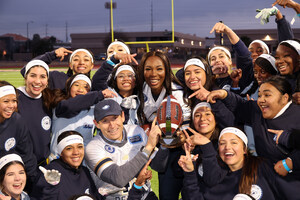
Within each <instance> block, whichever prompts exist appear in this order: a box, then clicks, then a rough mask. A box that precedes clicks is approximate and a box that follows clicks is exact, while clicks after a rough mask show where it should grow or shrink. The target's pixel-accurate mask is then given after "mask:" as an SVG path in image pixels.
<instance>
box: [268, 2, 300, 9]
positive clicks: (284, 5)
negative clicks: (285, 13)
mask: <svg viewBox="0 0 300 200" xmlns="http://www.w3.org/2000/svg"><path fill="white" fill-rule="evenodd" d="M293 3H295V2H294V1H292V0H277V1H275V2H274V3H273V4H272V6H275V5H277V4H278V5H280V6H282V7H283V8H285V7H286V6H287V7H290V8H292V4H293Z"/></svg>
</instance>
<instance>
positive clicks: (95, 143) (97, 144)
mask: <svg viewBox="0 0 300 200" xmlns="http://www.w3.org/2000/svg"><path fill="white" fill-rule="evenodd" d="M105 144H106V143H105V141H104V140H103V139H102V138H101V137H100V135H99V134H97V135H96V136H95V137H93V138H92V140H91V141H90V142H89V143H88V144H87V145H86V151H91V150H95V149H98V148H101V147H102V146H104V145H105Z"/></svg>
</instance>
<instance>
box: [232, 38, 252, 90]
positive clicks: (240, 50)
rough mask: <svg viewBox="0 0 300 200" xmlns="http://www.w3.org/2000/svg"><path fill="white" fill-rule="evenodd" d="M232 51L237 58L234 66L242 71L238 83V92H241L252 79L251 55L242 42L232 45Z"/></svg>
mask: <svg viewBox="0 0 300 200" xmlns="http://www.w3.org/2000/svg"><path fill="white" fill-rule="evenodd" d="M233 50H234V51H235V52H236V56H237V57H236V66H237V68H238V69H241V70H242V71H243V72H242V73H243V74H242V78H241V79H240V81H239V87H240V91H243V90H244V88H245V87H247V86H248V85H249V84H250V83H251V82H252V81H253V79H254V73H253V63H252V58H251V53H250V51H249V50H248V48H247V46H246V45H245V43H244V42H243V41H242V40H239V41H238V42H237V43H236V44H235V45H233Z"/></svg>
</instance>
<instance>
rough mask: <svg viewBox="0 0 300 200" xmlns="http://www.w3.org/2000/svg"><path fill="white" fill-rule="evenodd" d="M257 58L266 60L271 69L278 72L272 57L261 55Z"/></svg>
mask: <svg viewBox="0 0 300 200" xmlns="http://www.w3.org/2000/svg"><path fill="white" fill-rule="evenodd" d="M258 58H264V59H266V60H268V61H269V63H270V64H271V65H272V67H273V68H274V69H275V71H276V72H278V69H277V67H276V65H275V58H274V57H273V56H271V55H270V54H265V53H264V54H261V55H260V56H258Z"/></svg>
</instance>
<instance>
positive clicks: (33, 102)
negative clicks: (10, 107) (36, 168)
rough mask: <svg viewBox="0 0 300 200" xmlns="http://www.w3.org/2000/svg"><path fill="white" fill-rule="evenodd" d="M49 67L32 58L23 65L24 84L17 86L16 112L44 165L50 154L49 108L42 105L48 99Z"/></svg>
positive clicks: (41, 163)
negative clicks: (27, 130)
mask: <svg viewBox="0 0 300 200" xmlns="http://www.w3.org/2000/svg"><path fill="white" fill-rule="evenodd" d="M48 77H49V67H48V65H47V64H46V63H45V62H43V61H41V60H33V61H30V62H29V63H27V65H26V66H25V77H24V79H25V86H22V87H19V88H18V91H19V94H20V95H19V102H18V112H19V113H20V114H21V116H23V117H24V120H25V122H26V124H27V126H28V128H29V129H30V136H31V140H32V142H33V147H34V148H33V150H34V155H35V156H36V157H37V161H38V164H39V165H45V164H46V159H47V157H48V156H49V154H50V151H49V148H48V146H49V145H50V133H51V129H50V127H51V118H52V115H51V110H49V109H47V108H46V107H45V106H44V105H45V104H46V102H47V101H48V94H49V92H50V91H49V89H47V86H48Z"/></svg>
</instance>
